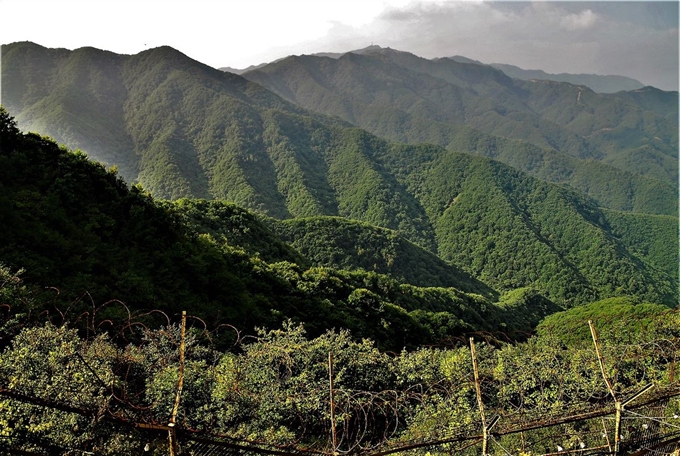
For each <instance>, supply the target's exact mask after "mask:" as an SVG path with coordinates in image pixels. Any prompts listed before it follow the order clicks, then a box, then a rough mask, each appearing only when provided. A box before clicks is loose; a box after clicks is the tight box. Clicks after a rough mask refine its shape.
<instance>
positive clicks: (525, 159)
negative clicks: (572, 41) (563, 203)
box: [245, 47, 677, 214]
mask: <svg viewBox="0 0 680 456" xmlns="http://www.w3.org/2000/svg"><path fill="white" fill-rule="evenodd" d="M245 76H246V77H247V78H249V79H251V80H253V81H256V82H259V83H261V84H262V85H264V86H266V87H268V88H270V89H272V90H273V91H275V92H276V93H278V94H280V95H281V96H283V97H285V98H287V99H289V100H291V101H293V102H295V103H297V104H299V105H301V106H303V107H306V108H308V109H311V110H315V111H318V112H323V113H326V114H332V115H337V116H339V117H341V118H343V119H345V120H347V121H349V122H352V123H353V124H355V125H357V126H360V127H362V128H365V129H367V130H369V131H371V132H373V133H376V134H378V135H380V136H383V137H386V138H389V139H391V140H394V141H400V142H409V143H419V142H430V143H434V144H439V145H442V146H444V147H447V148H448V149H450V150H456V151H462V152H468V151H473V152H476V153H480V154H483V155H487V156H491V157H494V158H496V159H498V160H501V161H504V162H505V163H508V164H511V165H512V166H514V167H517V168H519V169H522V170H524V171H527V172H530V173H532V174H534V175H536V176H537V177H541V178H543V179H548V180H551V181H553V182H564V183H568V184H570V185H573V186H574V187H575V188H577V189H579V190H581V191H585V192H587V193H589V194H591V196H593V197H595V198H597V199H598V201H599V202H600V203H601V204H605V205H608V206H609V207H612V208H614V209H618V210H629V209H630V208H631V207H634V208H635V210H638V211H640V210H646V211H647V212H651V213H665V214H675V213H676V212H677V209H675V208H677V197H676V196H675V192H674V191H673V186H672V183H674V182H676V181H677V166H675V163H676V161H677V93H671V92H662V91H658V90H656V89H652V88H649V89H643V90H641V91H639V92H636V94H635V95H634V96H633V95H622V94H617V95H609V96H607V95H600V94H596V93H594V92H593V91H592V90H589V89H587V88H584V87H579V86H572V85H570V84H565V83H551V82H549V81H535V82H523V81H519V80H513V79H510V78H509V77H507V76H506V75H504V74H503V73H502V72H500V71H498V70H495V69H493V68H491V67H487V66H482V65H475V64H466V63H460V62H456V61H454V60H451V59H437V60H435V61H431V60H426V59H422V58H419V57H416V56H414V55H412V54H409V53H404V52H398V51H394V50H391V49H381V48H377V47H373V48H368V49H367V50H363V51H362V52H361V55H359V54H355V53H348V54H346V55H343V56H342V57H340V58H338V59H331V58H324V57H318V56H300V57H297V56H294V57H289V58H287V59H284V60H281V61H277V62H275V63H272V64H270V65H267V66H265V67H262V68H259V69H257V70H254V71H251V72H248V73H246V74H245ZM673 101H675V105H674V104H673ZM662 107H663V108H662ZM673 113H675V116H674V115H673ZM461 125H467V126H470V127H474V128H475V129H477V130H480V131H483V132H486V133H490V134H493V135H496V136H501V137H505V138H514V139H520V140H523V141H525V142H524V143H517V142H508V141H503V140H500V139H499V138H497V137H494V136H487V135H482V134H480V133H479V132H475V131H474V130H469V129H465V128H461ZM527 142H528V143H530V144H533V145H534V146H537V147H531V146H530V145H529V144H527ZM490 145H491V146H490ZM461 146H463V147H461ZM582 159H588V160H589V161H587V162H583V161H582ZM537 162H538V166H537ZM546 162H547V163H550V166H549V167H548V169H546V166H545V165H542V163H546ZM614 168H615V169H614ZM594 173H595V174H598V175H600V176H602V177H603V178H600V179H599V180H598V179H593V178H592V175H593V174H594ZM641 174H642V175H645V176H647V178H644V177H643V176H642V175H641ZM659 181H661V182H659ZM630 185H632V186H633V192H632V193H629V195H628V196H625V197H624V196H623V195H622V194H621V193H619V194H618V195H615V196H611V195H610V194H609V192H610V191H611V189H616V188H627V187H629V186H630ZM651 188H653V189H654V191H653V192H654V193H661V194H663V195H664V198H663V199H664V201H670V203H667V204H668V205H667V206H666V207H658V206H657V205H655V204H654V203H653V202H651V204H650V205H649V206H647V207H646V208H644V207H642V205H641V204H639V203H640V202H639V201H634V199H635V197H633V196H632V195H635V194H637V193H641V194H648V191H649V189H651ZM638 189H639V191H638ZM646 198H648V197H646ZM662 206H663V205H662ZM661 211H664V212H661Z"/></svg>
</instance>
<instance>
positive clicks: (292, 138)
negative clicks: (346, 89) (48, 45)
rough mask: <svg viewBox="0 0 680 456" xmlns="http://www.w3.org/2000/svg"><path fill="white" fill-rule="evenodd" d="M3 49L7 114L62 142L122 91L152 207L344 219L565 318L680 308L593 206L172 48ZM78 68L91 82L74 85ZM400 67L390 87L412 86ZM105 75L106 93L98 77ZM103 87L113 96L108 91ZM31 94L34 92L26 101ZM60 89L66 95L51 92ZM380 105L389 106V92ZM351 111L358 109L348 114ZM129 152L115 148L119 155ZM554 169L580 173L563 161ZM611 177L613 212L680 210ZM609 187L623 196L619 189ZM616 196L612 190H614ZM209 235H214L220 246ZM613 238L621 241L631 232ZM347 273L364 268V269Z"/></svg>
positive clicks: (548, 168)
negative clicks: (12, 110)
mask: <svg viewBox="0 0 680 456" xmlns="http://www.w3.org/2000/svg"><path fill="white" fill-rule="evenodd" d="M7 49H9V52H7V55H8V56H9V59H8V58H7V57H6V58H5V59H3V78H5V77H6V76H5V75H6V74H7V73H9V75H10V77H9V78H8V80H9V81H10V84H9V85H8V84H3V90H9V89H12V88H13V89H16V92H17V93H13V97H14V98H11V97H10V101H11V100H14V101H13V102H14V103H19V102H21V103H23V102H24V101H22V100H28V99H30V100H31V101H30V103H28V104H30V105H31V107H30V108H27V109H26V111H25V112H29V113H33V114H36V115H38V114H40V115H43V114H44V115H45V116H46V117H45V118H46V119H49V118H51V117H50V115H52V110H50V109H44V110H41V109H39V108H40V107H41V106H43V103H46V104H47V105H48V106H53V107H55V111H54V116H55V122H62V124H61V125H64V126H65V129H64V131H66V132H75V131H79V132H81V133H82V132H88V131H89V132H90V133H92V134H95V133H96V131H98V130H100V129H101V130H102V131H104V130H106V128H107V125H108V124H107V123H106V122H105V121H106V118H105V117H101V118H97V117H96V116H94V115H92V116H80V111H78V110H77V109H75V108H76V107H77V103H78V101H79V100H80V101H83V100H82V99H80V98H79V97H81V98H84V99H85V100H87V102H89V101H92V100H95V101H96V100H99V102H101V103H102V106H99V105H98V107H97V109H99V107H101V109H102V110H103V109H104V107H103V105H104V104H107V103H108V102H109V101H110V100H109V99H108V98H107V96H105V95H103V94H101V93H99V92H98V91H97V90H91V89H90V87H91V86H92V85H93V84H94V85H96V84H95V83H100V84H103V85H105V86H106V87H109V88H110V87H114V88H115V87H118V88H119V89H120V90H113V89H112V91H111V92H105V94H109V95H110V96H111V97H112V98H115V96H114V95H116V94H117V93H122V94H123V95H126V96H128V98H126V99H125V101H122V102H121V101H120V100H118V101H116V102H115V103H112V106H114V107H115V109H113V111H115V112H114V114H115V115H113V116H114V118H115V116H119V117H118V118H122V119H123V121H122V123H121V124H120V125H121V126H120V129H121V131H125V134H126V135H128V139H129V141H130V142H131V143H132V147H133V149H132V151H130V150H127V149H125V153H126V154H128V155H130V156H134V157H136V158H135V160H136V161H133V162H125V163H121V164H120V165H119V166H120V167H119V169H122V168H124V167H127V169H128V170H129V169H136V170H137V171H138V172H137V174H136V177H135V179H139V180H140V181H141V182H142V184H143V185H144V186H145V188H147V189H148V190H150V191H151V193H152V194H153V195H155V196H159V197H162V198H169V199H177V198H180V197H186V196H191V197H200V198H213V199H220V200H222V199H223V200H228V201H232V202H235V203H237V204H239V205H241V206H243V207H246V208H248V209H254V210H256V211H258V212H260V213H262V214H266V215H269V216H273V217H276V218H282V219H287V218H294V217H316V216H341V217H346V218H350V219H355V220H360V221H362V222H365V223H368V224H371V225H375V226H379V227H383V228H388V229H391V230H395V231H396V232H397V233H398V234H399V235H400V236H403V237H404V238H405V239H408V240H409V241H411V242H413V243H415V244H417V245H418V246H420V247H422V248H424V249H425V250H427V251H429V252H431V253H432V254H436V255H438V256H439V257H440V259H442V260H444V261H447V262H450V263H451V264H453V265H455V267H457V268H459V269H460V270H461V271H463V272H464V273H465V274H469V275H471V276H472V277H475V279H477V280H481V281H482V282H484V283H486V284H488V286H489V287H491V288H493V289H495V290H496V291H497V292H498V293H501V294H502V293H505V292H507V291H510V290H514V289H518V288H525V287H532V288H534V289H536V290H538V292H540V293H543V294H545V296H547V297H548V298H549V299H551V300H553V301H555V302H556V303H558V304H560V305H563V306H570V305H575V304H580V303H585V302H589V301H591V300H593V299H599V298H604V297H609V296H617V295H622V294H633V295H636V296H639V297H640V298H643V299H646V300H650V301H655V302H663V303H667V304H675V303H677V296H675V293H674V290H673V287H672V285H671V280H672V277H671V276H670V275H669V274H668V272H667V271H668V270H667V269H665V268H659V267H658V264H659V263H658V261H657V262H645V261H643V256H644V255H645V253H644V252H641V251H639V250H635V251H634V250H633V248H632V245H631V244H630V243H626V242H625V241H624V240H622V239H621V238H620V236H625V234H619V235H615V234H614V233H613V232H612V231H611V226H609V225H608V224H607V219H606V217H605V216H604V214H603V213H602V211H601V210H600V209H599V207H598V206H597V204H596V203H595V202H594V201H592V200H590V199H589V198H587V197H584V196H582V195H580V194H578V193H577V192H574V191H569V190H567V189H564V188H561V187H559V186H555V185H551V184H547V183H545V182H543V181H540V180H538V179H535V178H531V177H529V176H527V175H526V174H524V173H522V172H520V171H516V170H514V169H512V168H510V167H508V166H506V165H502V164H501V163H499V162H495V161H492V160H490V159H488V158H484V157H479V156H473V155H470V154H467V153H458V152H452V151H447V150H445V149H442V148H441V147H438V146H429V145H410V146H409V145H398V144H394V143H389V142H387V141H385V140H383V139H381V138H378V137H376V136H373V135H371V134H369V133H367V132H366V131H364V130H360V129H358V128H350V127H348V125H347V123H346V122H343V121H342V120H340V119H337V118H329V117H326V116H323V115H320V114H314V113H311V112H310V111H305V110H304V109H303V108H300V107H297V106H295V105H293V104H292V103H290V102H287V101H285V100H284V99H283V98H281V97H279V96H277V95H274V94H273V93H271V92H269V91H268V90H266V89H264V88H263V87H262V86H260V85H258V84H255V83H252V82H249V81H247V80H246V79H243V78H241V77H239V76H235V75H230V74H225V73H222V72H220V71H218V70H214V69H211V68H209V67H206V66H204V65H201V64H199V63H197V62H194V61H192V60H191V59H189V58H188V57H186V56H184V55H183V54H181V53H179V52H177V51H174V50H172V49H170V48H158V49H154V50H150V51H147V52H145V53H141V54H139V55H137V56H115V54H110V53H105V52H103V51H97V50H94V49H91V48H85V49H81V50H77V51H73V52H71V51H60V50H46V49H45V48H41V47H40V46H37V45H33V44H30V43H18V44H16V45H11V46H9V47H8V48H7ZM43 53H47V54H50V53H52V54H50V55H53V57H54V59H55V60H58V62H57V63H55V64H54V65H53V66H50V67H49V68H51V69H50V70H49V71H50V72H48V73H49V75H50V77H49V78H46V77H45V74H43V77H42V78H38V77H35V76H34V77H33V79H31V80H27V81H28V82H26V81H25V80H24V79H22V78H21V77H20V73H21V72H22V71H28V70H26V69H25V68H24V64H19V63H20V62H22V59H23V60H25V62H26V63H25V66H26V67H27V68H35V67H34V66H31V65H38V64H39V62H40V59H39V58H36V57H39V56H41V55H43ZM399 55H400V58H401V57H403V56H401V54H399ZM406 58H408V59H412V57H409V56H406ZM296 59H297V60H304V59H303V58H296ZM317 59H318V58H317ZM343 59H348V60H350V61H352V62H354V61H357V62H359V63H362V62H364V61H365V60H363V59H372V60H371V61H370V62H371V65H373V67H372V68H373V69H374V71H375V72H377V73H380V72H382V71H383V70H384V64H383V63H384V62H382V61H381V60H379V59H375V58H374V57H371V56H361V55H352V56H349V57H342V58H340V59H339V60H340V61H342V60H343ZM416 59H417V58H416ZM82 60H85V61H86V62H87V63H86V64H85V67H86V69H87V68H89V70H88V71H83V72H80V71H75V69H76V68H79V65H80V64H81V63H80V62H81V61H82ZM287 60H289V59H286V60H284V61H282V62H281V63H284V62H286V61H287ZM293 60H295V59H293ZM322 60H323V59H322ZM94 61H96V62H99V61H105V62H109V64H110V65H111V66H112V69H109V70H106V71H104V70H103V69H102V67H101V66H99V64H98V63H97V64H95V63H96V62H95V63H93V62H94ZM323 61H330V62H333V61H334V60H332V59H326V60H323ZM8 62H9V63H8ZM12 62H14V64H12ZM111 62H113V63H111ZM390 65H392V67H393V68H395V71H396V72H397V73H395V74H401V75H405V77H406V76H408V77H411V76H412V75H413V74H414V72H413V71H412V70H409V69H406V68H403V67H400V66H398V65H396V64H390ZM55 68H56V69H55ZM57 69H58V71H57ZM36 71H37V70H36ZM484 71H490V72H491V75H492V76H493V78H496V79H495V80H496V83H495V85H494V86H493V87H491V88H489V89H488V91H489V92H494V91H495V92H498V93H505V94H508V93H510V92H512V90H515V89H516V87H515V88H513V87H514V86H512V84H514V83H513V82H512V80H511V79H510V78H508V77H507V76H505V75H503V74H502V73H501V72H499V71H497V70H493V69H488V70H487V69H485V70H484ZM12 72H14V73H17V74H13V73H12ZM99 73H102V74H103V75H104V76H106V78H108V79H106V78H104V76H97V77H95V76H96V75H99ZM418 74H421V73H418ZM74 78H75V79H74ZM101 78H104V80H106V81H109V79H110V80H111V81H109V82H106V84H104V83H103V82H101V81H100V79H101ZM429 80H436V81H439V82H436V83H437V84H439V86H440V87H441V88H442V90H443V91H444V92H442V93H450V94H453V95H455V94H459V95H460V96H461V97H470V96H472V95H470V94H472V92H471V89H470V88H466V89H461V88H457V87H456V86H454V85H452V84H449V83H446V82H445V81H443V80H441V79H438V78H435V77H431V79H429ZM478 80H479V78H477V77H475V78H472V79H470V81H469V85H470V87H473V88H474V87H476V88H475V90H476V91H477V92H479V91H481V90H482V89H483V87H482V86H479V84H478V82H475V81H478ZM88 81H89V82H88ZM97 81H100V82H97ZM116 81H118V82H116ZM367 81H368V82H370V80H368V79H367ZM395 81H396V80H395ZM76 82H78V83H77V84H76ZM301 82H304V80H303V79H301ZM23 83H26V84H25V85H26V87H25V88H24V89H21V87H22V86H21V84H23ZM414 83H417V81H415V82H414ZM116 84H118V85H116ZM508 84H510V85H508ZM62 85H63V86H65V87H67V88H68V90H64V91H61V92H60V91H59V90H56V89H55V90H54V91H50V90H47V89H45V87H46V86H49V87H52V86H54V87H57V88H58V87H61V86H62ZM82 88H85V90H81V89H82ZM43 89H44V90H43ZM123 89H125V90H123ZM369 89H370V90H369ZM40 90H43V92H44V93H43V92H40ZM363 90H365V91H366V93H367V94H368V93H369V92H371V90H373V89H372V88H370V87H368V86H367V87H364V89H363ZM400 91H401V89H398V90H397V92H400ZM375 94H378V95H377V96H380V93H379V91H376V92H375ZM473 95H474V94H473ZM461 99H462V98H461ZM17 100H18V101H17ZM511 101H512V100H511ZM67 102H68V103H73V108H74V109H70V110H67V109H66V107H67V106H71V105H68V103H67ZM532 102H535V103H538V101H536V100H533V101H532ZM541 102H542V103H544V102H545V100H543V101H541ZM116 103H117V104H116ZM504 103H505V102H504ZM512 103H516V104H517V106H518V109H520V108H521V109H529V108H527V107H526V103H524V102H522V101H521V100H520V101H517V100H514V101H512ZM648 103H649V105H650V106H655V107H656V108H657V109H661V106H663V103H661V102H658V100H657V102H652V101H651V99H650V100H648ZM347 106H348V107H352V103H349V102H348V104H347ZM480 106H481V105H480ZM84 112H85V113H87V112H89V111H87V110H85V111H84ZM102 112H104V111H102ZM395 112H396V111H384V113H385V114H386V115H387V116H388V117H389V116H392V115H397V114H398V113H397V114H395ZM41 113H42V114H41ZM121 113H122V114H121ZM67 114H68V115H67ZM444 114H445V113H444ZM121 116H122V117H121ZM57 124H58V123H57ZM113 124H114V125H115V124H116V122H115V121H114V122H113ZM426 124H428V122H427V121H423V124H422V125H421V126H422V129H421V130H420V131H421V132H424V133H427V132H428V131H430V130H428V128H429V127H431V126H433V125H434V127H436V125H435V124H431V123H429V124H428V125H426ZM66 127H67V128H66ZM447 128H448V127H447ZM456 128H457V130H456V134H455V135H453V136H451V137H450V142H454V141H455V142H456V143H457V144H459V145H460V146H459V147H456V150H458V149H463V150H465V151H468V152H475V151H476V150H475V147H477V148H480V149H486V150H487V151H488V154H497V155H499V156H501V155H503V154H505V155H504V156H506V157H515V159H516V158H517V157H516V155H515V154H513V148H515V147H518V148H519V149H522V150H524V151H525V152H526V151H527V150H530V151H535V152H536V155H535V156H534V161H533V162H532V163H535V164H536V168H537V169H541V170H542V171H541V172H544V173H547V174H551V173H553V174H559V170H556V169H553V168H552V166H553V165H554V163H555V162H559V160H558V159H555V160H547V159H546V157H549V156H548V155H545V154H543V155H541V152H540V151H542V149H540V148H538V147H536V146H533V145H527V143H524V142H520V141H517V140H508V139H503V138H493V137H490V136H488V135H484V134H482V133H479V132H477V131H475V130H473V129H471V128H470V127H467V126H462V127H456ZM88 129H89V130H88ZM107 131H109V132H111V131H112V130H107ZM413 131H416V129H414V130H413ZM451 131H453V130H451ZM114 137H115V135H113V136H111V138H114ZM124 143H125V140H121V142H120V144H124ZM498 149H502V150H501V152H499V151H498ZM121 153H122V152H121ZM555 153H557V152H555ZM93 155H94V156H96V154H93ZM112 156H113V155H112ZM560 157H568V158H570V159H573V160H578V159H577V158H576V157H571V156H569V155H566V154H562V155H561V156H560ZM130 163H132V164H131V165H130ZM579 163H580V162H579ZM592 163H593V166H592V167H591V168H593V169H596V166H598V165H597V162H595V161H593V162H592ZM586 165H587V163H586ZM586 165H583V166H581V168H580V169H581V170H582V176H588V179H585V180H584V182H585V183H586V185H588V184H591V183H592V184H596V183H600V182H599V181H600V180H602V178H603V177H607V176H608V175H606V174H598V173H597V172H591V174H587V173H588V171H589V169H590V168H588V166H586ZM602 166H604V165H602ZM610 169H611V170H614V171H615V172H614V173H612V175H611V176H613V177H612V178H613V179H614V178H615V180H614V181H608V180H606V179H605V185H604V186H603V187H601V189H603V192H602V194H604V195H606V196H607V197H608V198H610V200H613V201H614V200H615V201H617V204H613V206H614V207H617V208H619V209H622V208H621V207H619V206H625V207H624V208H626V209H631V208H638V206H640V205H642V206H645V207H652V206H654V209H653V210H650V212H662V213H664V212H669V211H670V209H671V208H673V207H677V196H676V195H675V194H674V193H672V192H669V193H668V194H670V195H672V197H669V198H668V200H670V201H671V202H670V204H669V203H668V200H667V199H666V198H665V197H664V196H663V195H665V193H664V192H662V191H661V192H655V191H654V190H655V189H656V188H665V187H663V186H664V185H666V184H663V183H660V184H659V185H661V187H655V186H654V185H651V184H650V186H649V187H643V186H642V182H647V183H652V182H659V181H657V180H654V179H648V178H644V177H641V176H637V177H636V179H639V180H636V179H633V178H632V177H631V176H632V174H630V173H625V172H623V171H620V172H619V171H617V170H615V169H614V168H610ZM616 173H618V174H616ZM621 176H623V178H621ZM622 179H623V180H622ZM626 179H629V180H626ZM613 182H616V183H621V182H626V185H625V186H624V188H625V190H622V189H619V188H618V187H617V186H614V185H613ZM607 186H611V188H612V189H614V190H613V191H611V192H609V191H606V187H607ZM631 187H632V188H631ZM666 187H668V188H672V186H668V185H666ZM642 189H644V190H645V191H644V192H643V191H641V190H642ZM664 205H665V206H664ZM218 218H219V217H218ZM328 220H332V219H328ZM649 220H651V219H649ZM644 223H646V222H644ZM644 223H643V225H644ZM339 225H342V224H339ZM212 231H213V233H211V230H207V232H208V233H209V234H214V233H215V230H214V229H212ZM218 231H219V230H218ZM376 232H377V231H376ZM618 233H626V229H625V228H622V229H620V230H619V231H618ZM341 240H342V236H341V235H339V236H338V241H341ZM655 242H657V241H655ZM676 242H677V241H674V240H672V239H671V240H668V239H667V238H665V237H664V238H663V239H662V240H660V241H658V243H659V245H663V246H666V247H667V248H669V249H673V248H674V245H676ZM259 248H262V246H259V247H257V249H259ZM300 248H301V249H302V248H303V246H301V247H300ZM305 248H307V247H305ZM257 249H256V250H257ZM275 250H276V249H275ZM284 250H285V249H284V248H283V247H282V248H280V249H278V253H277V252H275V251H272V252H270V253H271V254H272V255H278V254H281V255H284V254H285V255H289V254H290V255H294V254H293V253H290V252H288V253H285V251H284ZM676 250H677V248H676ZM263 253H264V252H263ZM248 254H250V252H248ZM292 258H294V257H292V256H285V257H284V258H281V259H284V261H290V260H291V259H292ZM300 261H301V262H304V261H303V260H300ZM343 261H346V260H343ZM318 264H322V262H319V263H318ZM346 264H352V265H357V261H356V259H354V260H349V261H346ZM359 266H361V265H360V264H359ZM361 267H364V266H361ZM386 272H389V271H386ZM401 277H403V278H405V276H400V278H401Z"/></svg>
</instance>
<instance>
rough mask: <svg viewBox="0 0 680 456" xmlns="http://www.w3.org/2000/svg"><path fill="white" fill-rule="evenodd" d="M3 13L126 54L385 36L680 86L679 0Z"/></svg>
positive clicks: (278, 47)
mask: <svg viewBox="0 0 680 456" xmlns="http://www.w3.org/2000/svg"><path fill="white" fill-rule="evenodd" d="M0 17H1V18H2V27H0V43H2V44H9V43H12V42H16V41H32V42H35V43H37V44H40V45H42V46H46V47H61V48H67V49H76V48H80V47H85V46H92V47H96V48H99V49H105V50H109V51H112V52H116V53H121V54H136V53H138V52H141V51H143V50H145V49H149V48H153V47H158V46H163V45H168V46H172V47H174V48H176V49H178V50H179V51H181V52H183V53H185V54H186V55H188V56H189V57H191V58H193V59H196V60H198V61H200V62H203V63H205V64H208V65H210V66H213V67H216V68H219V67H232V68H245V67H248V66H250V65H257V64H260V63H263V62H270V61H273V60H276V59H278V58H282V57H285V56H287V55H291V54H311V53H317V52H346V51H350V50H353V49H359V48H363V47H366V46H369V45H371V44H376V45H380V46H383V47H391V48H394V49H399V50H402V51H408V52H412V53H414V54H416V55H420V56H422V57H426V58H434V57H446V56H453V55H463V56H465V57H469V58H471V59H475V60H479V61H481V62H484V63H507V64H512V65H517V66H519V67H522V68H525V69H541V70H544V71H547V72H549V73H561V72H567V73H594V74H619V75H623V76H628V77H632V78H635V79H638V80H640V81H641V82H642V83H644V84H647V85H653V86H655V87H659V88H661V89H664V90H678V3H677V2H675V1H661V2H621V1H619V2H609V1H600V2H581V1H575V2H556V1H534V2H515V1H512V2H511V1H500V2H490V1H475V0H473V1H460V0H457V1H446V0H343V1H337V0H326V1H319V0H315V1H314V0H287V1H280V0H278V1H277V0H249V1H243V0H226V1H211V0H194V1H192V2H186V1H175V0H167V1H163V2H160V1H156V0H134V1H133V0H119V1H116V2H112V1H110V0H101V1H96V2H95V1H85V0H60V1H59V2H55V1H46V0H0Z"/></svg>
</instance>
